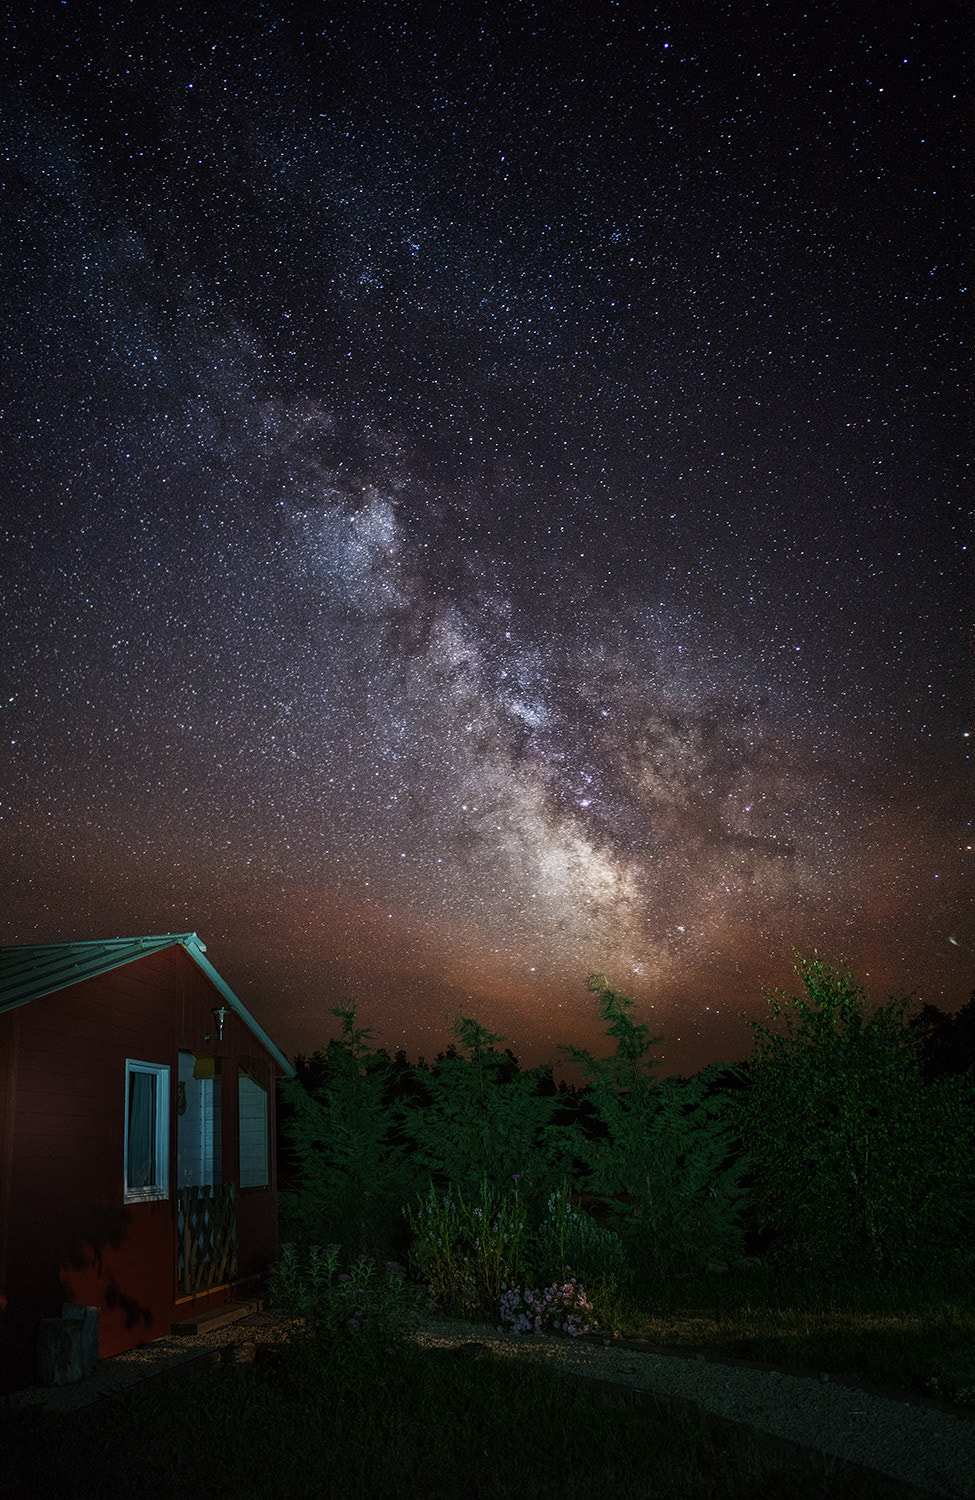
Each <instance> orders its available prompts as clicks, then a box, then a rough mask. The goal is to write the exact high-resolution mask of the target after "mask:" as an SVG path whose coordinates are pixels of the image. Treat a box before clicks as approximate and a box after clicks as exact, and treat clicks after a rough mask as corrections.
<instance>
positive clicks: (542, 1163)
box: [402, 1019, 578, 1212]
mask: <svg viewBox="0 0 975 1500" xmlns="http://www.w3.org/2000/svg"><path fill="white" fill-rule="evenodd" d="M453 1030H454V1035H455V1036H456V1037H457V1038H458V1040H459V1041H460V1042H461V1044H462V1046H464V1047H465V1048H467V1049H468V1050H469V1052H470V1058H463V1057H446V1058H445V1059H444V1060H443V1062H441V1063H440V1064H439V1065H438V1066H437V1068H436V1071H435V1072H434V1073H433V1074H432V1075H431V1076H430V1078H429V1079H428V1080H426V1083H427V1088H428V1089H429V1091H430V1094H431V1096H432V1098H431V1102H430V1104H429V1105H428V1106H424V1107H423V1108H419V1107H417V1106H415V1105H409V1104H404V1105H403V1106H402V1111H403V1118H404V1122H405V1127H406V1129H407V1131H408V1133H409V1135H410V1137H411V1140H412V1142H413V1150H412V1152H411V1156H412V1158H413V1160H414V1162H415V1163H416V1165H417V1167H418V1168H423V1169H425V1170H426V1171H427V1172H428V1174H430V1175H433V1174H436V1175H439V1176H440V1177H441V1178H442V1179H443V1180H445V1181H447V1182H449V1183H450V1184H451V1186H452V1187H453V1188H454V1189H455V1190H456V1192H458V1193H460V1194H462V1195H464V1196H466V1197H468V1198H476V1197H477V1195H478V1193H479V1191H480V1183H481V1179H482V1177H483V1176H484V1174H487V1179H488V1182H489V1184H490V1186H491V1187H492V1189H493V1190H494V1192H495V1193H496V1194H498V1195H504V1194H505V1193H506V1192H507V1191H508V1189H509V1188H510V1186H511V1181H512V1178H513V1177H520V1182H519V1186H520V1188H521V1192H522V1195H523V1197H524V1199H525V1200H526V1201H527V1202H528V1203H529V1205H532V1206H534V1207H535V1210H536V1212H537V1206H538V1205H539V1203H544V1202H545V1200H546V1198H547V1196H548V1194H549V1193H550V1192H552V1191H553V1190H554V1188H555V1187H556V1185H557V1184H558V1182H560V1181H561V1179H562V1177H563V1175H564V1174H565V1172H566V1171H568V1170H569V1169H570V1168H571V1165H572V1158H573V1154H574V1141H575V1140H576V1139H577V1138H578V1137H577V1132H576V1131H574V1130H562V1129H560V1128H559V1127H558V1126H556V1125H554V1124H553V1123H552V1116H553V1114H554V1113H555V1111H556V1109H557V1108H558V1106H559V1100H558V1097H557V1096H553V1097H550V1098H547V1099H546V1098H540V1097H538V1096H537V1095H535V1094H534V1093H533V1092H532V1091H533V1090H534V1088H535V1087H536V1085H537V1083H538V1080H539V1079H541V1078H544V1077H550V1076H551V1071H552V1070H551V1066H544V1065H543V1066H542V1067H539V1068H535V1069H532V1070H530V1071H526V1072H524V1073H518V1074H516V1075H515V1076H514V1077H513V1078H511V1079H510V1080H509V1081H508V1082H507V1083H505V1084H503V1085H501V1084H499V1083H497V1082H496V1079H497V1074H498V1073H499V1071H502V1070H507V1068H508V1067H509V1066H510V1065H509V1064H508V1061H507V1059H505V1058H503V1057H502V1056H501V1055H500V1054H499V1053H498V1052H496V1051H495V1050H494V1048H495V1044H497V1043H500V1042H503V1041H504V1040H505V1039H504V1037H500V1036H493V1035H492V1034H491V1033H490V1032H487V1031H485V1030H484V1028H483V1027H481V1026H479V1025H478V1024H477V1022H476V1021H472V1020H467V1019H460V1020H458V1021H455V1023H454V1027H453Z"/></svg>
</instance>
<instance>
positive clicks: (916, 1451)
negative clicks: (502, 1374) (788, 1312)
mask: <svg viewBox="0 0 975 1500" xmlns="http://www.w3.org/2000/svg"><path fill="white" fill-rule="evenodd" d="M414 1336H415V1337H416V1338H417V1340H418V1341H419V1342H420V1343H421V1344H423V1345H425V1346H428V1347H444V1346H451V1345H453V1346H456V1345H457V1343H458V1342H459V1341H460V1342H463V1341H465V1340H472V1341H475V1342H477V1343H479V1344H483V1345H485V1346H486V1347H487V1348H489V1349H494V1350H497V1351H498V1352H499V1353H502V1354H504V1355H507V1356H510V1357H511V1358H514V1359H527V1360H543V1361H545V1362H546V1363H548V1364H550V1365H553V1366H554V1367H556V1368H558V1369H560V1370H564V1371H566V1372H568V1373H571V1374H574V1375H582V1376H588V1377H589V1378H591V1379H595V1380H611V1381H613V1382H614V1384H616V1385H629V1386H632V1387H633V1388H634V1389H635V1390H639V1391H651V1392H654V1393H656V1394H657V1395H660V1396H671V1397H674V1396H676V1397H678V1398H681V1399H684V1400H689V1401H694V1402H696V1403H697V1404H698V1405H699V1406H701V1407H702V1408H703V1409H704V1410H705V1411H708V1412H711V1413H713V1414H714V1415H715V1416H719V1417H726V1418H728V1419H729V1420H731V1421H733V1422H740V1423H742V1424H744V1425H746V1426H748V1427H753V1428H755V1429H756V1430H757V1431H759V1432H766V1433H771V1434H772V1435H773V1436H774V1437H779V1438H787V1439H788V1440H789V1441H790V1442H793V1443H802V1444H803V1445H804V1446H806V1447H808V1448H816V1449H818V1450H819V1452H821V1453H828V1454H830V1455H832V1456H833V1457H835V1458H838V1459H842V1460H845V1461H847V1462H852V1463H857V1464H863V1465H865V1466H867V1467H868V1468H872V1469H877V1470H878V1471H879V1472H880V1473H881V1474H885V1475H887V1476H888V1477H889V1478H891V1479H897V1480H900V1481H901V1482H902V1483H907V1484H913V1485H917V1486H919V1487H920V1488H922V1489H925V1490H928V1491H929V1492H931V1493H932V1494H935V1495H943V1496H946V1497H948V1500H975V1415H973V1416H972V1417H966V1416H960V1415H955V1414H953V1413H951V1412H948V1411H946V1410H944V1403H938V1402H927V1401H920V1400H918V1401H899V1400H894V1399H892V1398H890V1397H885V1396H875V1395H871V1394H868V1393H867V1392H866V1391H864V1390H862V1389H860V1388H858V1387H856V1386H851V1385H847V1384H840V1383H839V1382H834V1381H829V1380H827V1381H823V1380H822V1379H821V1378H819V1377H817V1376H816V1375H815V1374H812V1375H809V1376H804V1375H793V1374H784V1373H782V1372H780V1371H778V1370H770V1369H763V1368H755V1367H754V1366H752V1367H750V1366H749V1365H748V1364H747V1362H746V1361H744V1360H732V1361H728V1362H725V1361H718V1360H712V1359H707V1360H705V1359H703V1358H700V1357H698V1356H695V1355H680V1354H675V1353H667V1354H662V1353H660V1352H658V1351H655V1350H651V1349H648V1348H647V1346H646V1345H643V1346H641V1347H640V1348H634V1347H632V1345H633V1344H634V1343H635V1342H636V1341H625V1342H624V1341H621V1343H620V1344H617V1345H616V1346H615V1347H613V1346H610V1347H606V1345H605V1344H604V1342H603V1340H602V1339H601V1338H599V1337H598V1336H597V1337H595V1338H594V1337H593V1336H591V1335H590V1336H589V1337H588V1338H578V1339H572V1338H549V1339H543V1338H540V1337H539V1336H538V1335H537V1334H531V1335H527V1336H526V1335H519V1334H512V1333H503V1334H499V1333H498V1332H497V1330H496V1328H495V1327H494V1326H492V1325H491V1324H488V1323H458V1322H453V1321H448V1320H442V1321H441V1322H439V1323H435V1322H433V1321H432V1320H424V1324H423V1326H422V1328H420V1329H418V1330H417V1331H416V1333H415V1335H414Z"/></svg>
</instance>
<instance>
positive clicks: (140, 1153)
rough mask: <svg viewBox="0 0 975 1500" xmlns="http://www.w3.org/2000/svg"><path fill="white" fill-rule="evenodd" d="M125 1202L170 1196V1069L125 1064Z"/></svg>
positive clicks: (157, 1065) (160, 1065)
mask: <svg viewBox="0 0 975 1500" xmlns="http://www.w3.org/2000/svg"><path fill="white" fill-rule="evenodd" d="M124 1170H125V1191H124V1193H123V1201H124V1202H125V1203H146V1202H150V1201H151V1200H152V1199H154V1198H168V1197H169V1069H168V1068H167V1067H165V1066H164V1065H163V1064H161V1063H146V1062H132V1061H131V1060H129V1059H127V1060H126V1063H125V1169H124Z"/></svg>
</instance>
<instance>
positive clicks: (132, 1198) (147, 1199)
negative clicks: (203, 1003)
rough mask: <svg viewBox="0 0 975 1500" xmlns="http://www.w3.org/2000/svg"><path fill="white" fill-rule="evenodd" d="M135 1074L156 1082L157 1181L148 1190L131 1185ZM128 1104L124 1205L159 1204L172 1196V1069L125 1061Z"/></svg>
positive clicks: (126, 1108)
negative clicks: (131, 1101)
mask: <svg viewBox="0 0 975 1500" xmlns="http://www.w3.org/2000/svg"><path fill="white" fill-rule="evenodd" d="M134 1073H148V1074H149V1075H150V1076H151V1077H153V1078H155V1080H156V1132H155V1163H156V1181H155V1182H154V1183H151V1184H149V1185H148V1186H146V1187H130V1186H129V1088H130V1083H129V1080H130V1079H131V1078H132V1075H133V1074H134ZM124 1098H125V1104H124V1117H123V1124H122V1140H123V1152H122V1154H123V1162H122V1170H123V1174H124V1175H123V1178H122V1183H123V1191H122V1202H123V1203H156V1202H158V1201H159V1200H160V1199H163V1198H168V1197H169V1066H168V1064H167V1063H150V1062H137V1061H136V1060H135V1059H134V1058H130V1057H127V1058H126V1059H125V1095H124Z"/></svg>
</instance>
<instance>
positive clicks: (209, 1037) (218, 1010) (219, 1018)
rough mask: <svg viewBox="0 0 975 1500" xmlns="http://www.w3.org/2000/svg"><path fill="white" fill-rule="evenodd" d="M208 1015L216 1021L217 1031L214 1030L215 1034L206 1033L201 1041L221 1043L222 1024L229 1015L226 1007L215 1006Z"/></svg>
mask: <svg viewBox="0 0 975 1500" xmlns="http://www.w3.org/2000/svg"><path fill="white" fill-rule="evenodd" d="M210 1014H211V1015H212V1016H213V1017H214V1018H215V1020H216V1023H217V1029H216V1032H212V1031H208V1032H207V1034H206V1036H205V1037H204V1038H203V1040H204V1041H205V1042H222V1041H223V1023H224V1021H226V1019H227V1017H228V1016H229V1015H230V1011H229V1010H228V1009H227V1007H226V1005H215V1006H214V1007H213V1009H212V1011H211V1012H210Z"/></svg>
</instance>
